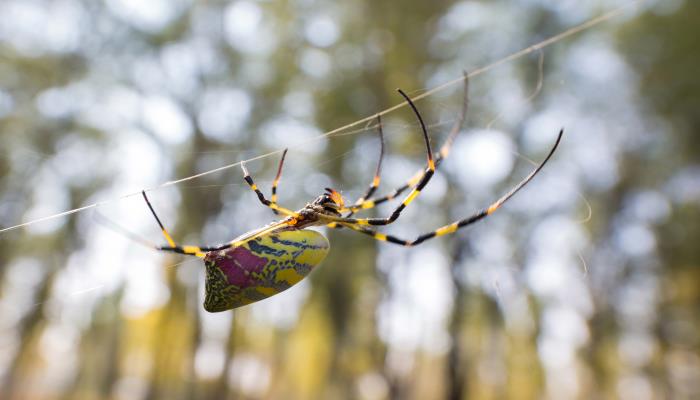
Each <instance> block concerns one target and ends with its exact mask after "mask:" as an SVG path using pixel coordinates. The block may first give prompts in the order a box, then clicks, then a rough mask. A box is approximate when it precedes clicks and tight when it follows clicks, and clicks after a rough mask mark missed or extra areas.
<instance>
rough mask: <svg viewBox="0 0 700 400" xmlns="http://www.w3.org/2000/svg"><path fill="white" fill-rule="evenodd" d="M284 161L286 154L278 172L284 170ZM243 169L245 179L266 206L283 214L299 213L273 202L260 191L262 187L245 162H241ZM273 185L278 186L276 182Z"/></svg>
mask: <svg viewBox="0 0 700 400" xmlns="http://www.w3.org/2000/svg"><path fill="white" fill-rule="evenodd" d="M285 152H286V151H285ZM282 161H284V155H283V157H282V160H281V161H280V167H279V168H278V173H279V172H281V171H282ZM241 169H243V179H244V180H245V181H246V183H247V184H248V186H250V188H251V189H252V190H253V191H254V192H255V194H257V195H258V200H260V202H261V203H263V205H265V206H267V207H269V208H271V209H272V210H273V211H277V212H279V213H281V214H285V215H294V216H296V215H297V214H296V213H295V212H294V211H292V210H289V209H287V208H284V207H280V206H278V205H277V203H273V202H272V201H270V200H268V199H266V198H265V195H264V194H263V193H262V192H261V191H260V189H258V185H256V184H255V182H253V178H251V177H250V174H249V173H248V168H246V167H245V163H244V162H241ZM273 185H274V187H276V186H277V185H275V184H273Z"/></svg>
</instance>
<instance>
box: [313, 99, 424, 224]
mask: <svg viewBox="0 0 700 400" xmlns="http://www.w3.org/2000/svg"><path fill="white" fill-rule="evenodd" d="M399 93H400V94H401V95H402V96H403V97H404V98H405V99H406V101H407V102H408V104H409V105H410V106H411V108H412V109H413V112H414V114H416V117H417V118H418V121H419V122H420V126H421V130H422V132H423V139H424V140H425V148H426V152H427V158H428V166H427V167H426V169H425V172H424V173H423V176H422V177H421V179H420V180H419V181H418V183H417V184H416V186H415V187H414V188H413V190H411V192H410V193H409V194H408V196H406V198H405V199H404V200H403V202H401V204H399V206H398V207H396V209H395V210H394V212H393V213H392V214H391V216H389V217H387V218H361V219H358V218H345V217H331V216H325V215H324V216H323V218H325V219H327V220H328V221H329V222H347V223H352V224H358V225H388V224H390V223H392V222H394V221H396V219H397V218H399V215H401V212H402V211H403V210H404V209H405V208H406V207H407V206H408V205H409V204H411V202H412V201H413V200H414V199H415V198H416V197H417V196H418V194H420V191H421V190H423V188H424V187H425V185H427V184H428V182H429V181H430V178H432V176H433V174H434V173H435V160H434V159H433V151H432V149H431V148H430V139H429V138H428V130H427V129H426V127H425V123H424V122H423V117H421V115H420V112H418V109H417V108H416V106H415V104H413V101H411V98H410V97H408V96H407V95H406V94H405V93H404V92H403V91H402V90H401V89H399Z"/></svg>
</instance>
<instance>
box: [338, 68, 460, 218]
mask: <svg viewBox="0 0 700 400" xmlns="http://www.w3.org/2000/svg"><path fill="white" fill-rule="evenodd" d="M463 91H464V99H463V101H462V111H461V113H460V116H459V118H458V119H457V120H456V121H455V123H454V124H453V125H452V129H451V130H450V133H449V135H448V136H447V139H445V142H444V143H443V145H442V147H440V151H439V152H438V153H436V154H435V168H436V169H437V168H438V167H439V166H440V164H441V163H442V161H444V160H445V158H447V156H448V155H449V153H450V150H451V148H452V143H454V140H455V138H456V137H457V134H458V133H459V132H460V131H461V130H462V129H463V127H464V121H465V120H466V119H467V111H468V109H469V75H468V74H467V73H466V72H465V73H464V90H463ZM424 173H425V171H423V170H420V171H418V172H416V173H415V174H414V175H413V177H411V179H409V180H408V181H407V182H406V183H405V184H403V186H399V187H397V188H395V189H394V190H392V191H391V192H389V193H388V194H386V195H384V196H381V197H378V198H374V199H371V198H370V196H369V195H366V196H364V198H363V199H362V200H363V201H359V200H358V201H357V202H356V203H355V204H354V205H352V206H351V207H347V208H346V209H345V210H343V211H350V213H349V214H348V215H346V217H351V216H352V215H353V213H355V212H357V211H359V210H361V209H370V208H374V207H376V206H377V205H379V204H381V203H384V202H386V201H390V200H393V199H395V198H396V197H398V196H400V195H401V193H403V192H405V191H406V190H408V189H410V188H413V187H415V186H416V185H417V184H418V182H420V180H421V179H422V178H423V174H424Z"/></svg>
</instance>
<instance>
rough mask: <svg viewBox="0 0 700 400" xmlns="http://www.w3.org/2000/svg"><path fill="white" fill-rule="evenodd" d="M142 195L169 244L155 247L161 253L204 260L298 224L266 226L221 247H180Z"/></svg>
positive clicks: (286, 222)
mask: <svg viewBox="0 0 700 400" xmlns="http://www.w3.org/2000/svg"><path fill="white" fill-rule="evenodd" d="M141 194H142V195H143V199H144V200H146V204H147V205H148V208H149V209H150V210H151V214H153V217H154V218H155V220H156V222H157V223H158V226H160V229H161V232H163V236H164V237H165V240H166V241H167V242H168V246H154V247H155V249H156V250H160V251H167V252H171V253H178V254H185V255H191V256H195V257H199V258H204V257H205V255H206V254H205V253H207V252H209V251H218V250H224V249H228V248H230V247H236V246H240V245H242V244H243V243H245V242H248V241H250V240H253V239H255V238H258V237H260V236H263V235H266V234H268V233H270V232H272V231H274V230H277V229H279V228H280V227H282V226H284V225H288V226H293V225H294V224H296V222H297V221H296V219H295V218H293V217H290V218H285V219H283V220H281V221H278V222H276V223H273V224H270V225H268V226H265V227H263V228H261V229H259V230H257V231H253V232H251V233H248V234H246V235H243V236H241V237H240V238H236V239H234V240H232V241H230V242H228V243H223V244H219V245H215V246H191V245H185V246H181V245H178V244H177V243H175V241H174V240H173V238H172V236H170V233H168V230H167V229H165V226H163V223H162V222H161V221H160V218H158V214H156V211H155V210H154V209H153V206H152V205H151V202H150V201H149V200H148V196H146V192H145V191H142V192H141Z"/></svg>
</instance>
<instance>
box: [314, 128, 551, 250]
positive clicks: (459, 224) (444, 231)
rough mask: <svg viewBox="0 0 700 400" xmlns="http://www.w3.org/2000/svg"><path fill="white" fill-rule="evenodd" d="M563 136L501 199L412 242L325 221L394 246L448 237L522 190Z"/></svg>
mask: <svg viewBox="0 0 700 400" xmlns="http://www.w3.org/2000/svg"><path fill="white" fill-rule="evenodd" d="M563 134H564V130H563V129H562V130H561V131H559V135H558V136H557V140H556V142H555V143H554V146H552V149H551V150H550V151H549V153H548V154H547V157H546V158H545V159H544V161H542V162H541V163H540V164H539V165H538V166H537V168H535V169H534V170H533V171H532V172H531V173H530V174H529V175H528V176H526V177H525V179H523V180H522V181H520V183H518V184H517V185H516V186H515V187H513V188H512V189H511V190H509V191H508V193H506V194H505V195H503V196H502V197H501V198H499V199H498V200H496V201H495V202H493V203H491V204H490V205H489V206H488V207H486V208H484V209H483V210H481V211H479V212H477V213H475V214H473V215H471V216H469V217H468V218H465V219H461V220H459V221H455V222H453V223H451V224H448V225H445V226H442V227H440V228H438V229H436V230H434V231H432V232H428V233H424V234H422V235H420V236H418V237H417V238H415V239H413V240H410V241H409V240H405V239H401V238H398V237H396V236H392V235H386V234H383V233H380V232H377V231H375V230H373V229H369V228H365V227H363V226H359V225H365V224H362V223H356V222H353V221H350V220H348V221H337V220H336V219H335V218H327V219H330V220H336V222H338V223H340V224H341V225H343V226H346V227H348V228H350V229H353V230H355V231H357V232H361V233H364V234H365V235H369V236H372V237H373V238H375V239H377V240H381V241H386V242H390V243H394V244H398V245H402V246H416V245H419V244H421V243H423V242H425V241H426V240H428V239H432V238H434V237H437V236H442V235H449V234H451V233H455V232H456V231H457V230H458V229H460V228H463V227H465V226H467V225H471V224H473V223H475V222H477V221H479V220H481V219H483V218H486V217H488V216H489V215H491V214H493V213H494V212H495V211H496V210H498V209H499V208H500V207H501V206H502V205H503V204H504V203H505V202H506V201H508V200H509V199H510V198H511V197H513V196H514V195H515V194H516V193H517V192H518V191H519V190H520V189H522V188H523V187H524V186H525V185H527V184H528V183H529V182H530V181H531V180H532V178H534V177H535V175H537V174H538V173H539V172H540V170H542V167H544V165H545V164H546V163H547V161H549V159H550V158H551V157H552V154H554V151H555V150H556V149H557V147H558V146H559V142H560V141H561V137H562V135H563ZM323 218H326V216H324V217H323Z"/></svg>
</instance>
